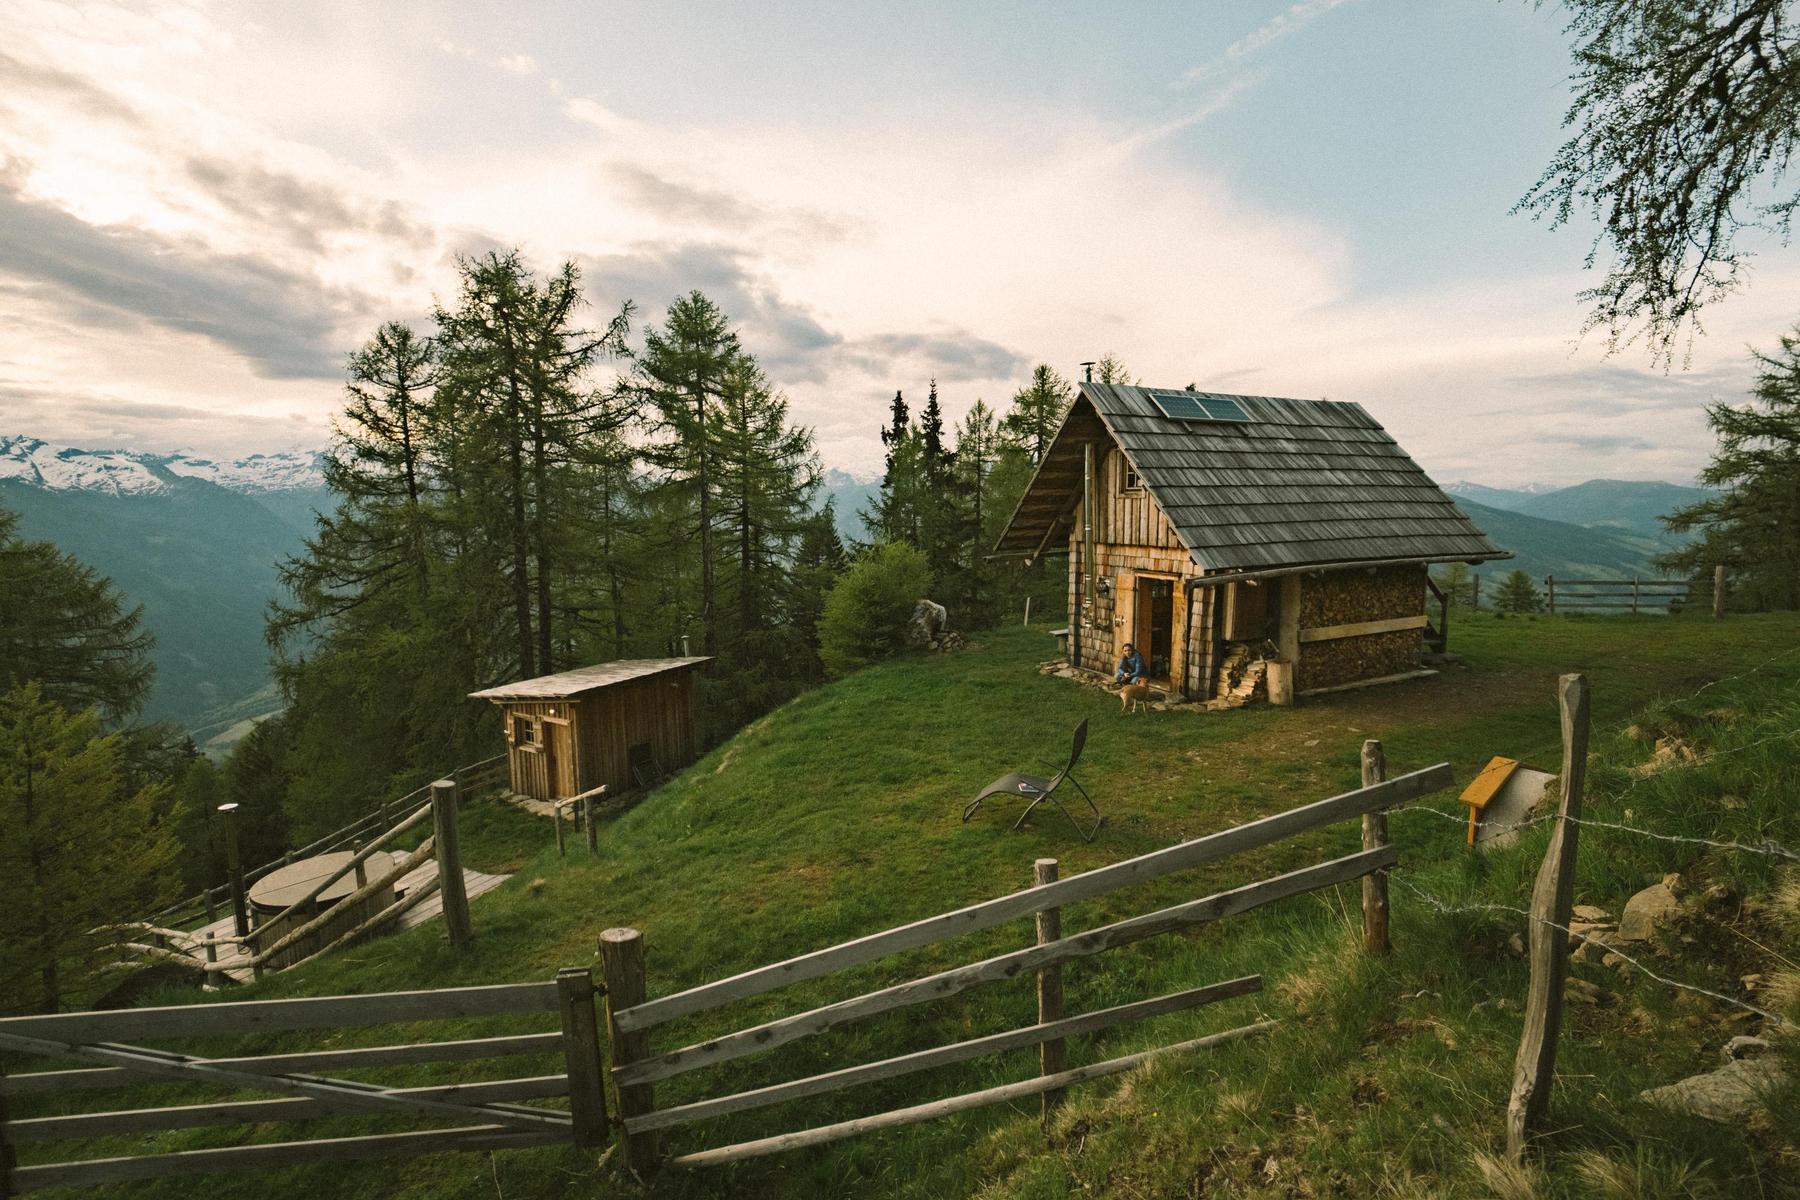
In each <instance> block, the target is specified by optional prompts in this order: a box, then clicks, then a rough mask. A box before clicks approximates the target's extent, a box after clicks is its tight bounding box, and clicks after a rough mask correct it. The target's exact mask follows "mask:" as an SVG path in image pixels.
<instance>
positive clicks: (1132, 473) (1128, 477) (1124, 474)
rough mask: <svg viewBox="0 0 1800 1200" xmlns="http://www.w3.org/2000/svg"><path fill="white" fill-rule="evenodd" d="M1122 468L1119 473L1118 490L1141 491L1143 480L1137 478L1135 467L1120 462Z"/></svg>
mask: <svg viewBox="0 0 1800 1200" xmlns="http://www.w3.org/2000/svg"><path fill="white" fill-rule="evenodd" d="M1121 465H1122V466H1123V468H1124V470H1123V471H1121V472H1120V474H1119V490H1120V491H1123V492H1141V491H1143V490H1144V481H1143V480H1141V479H1139V478H1138V473H1137V468H1135V467H1133V466H1132V465H1131V464H1130V463H1123V464H1121Z"/></svg>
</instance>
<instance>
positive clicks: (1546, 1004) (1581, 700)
mask: <svg viewBox="0 0 1800 1200" xmlns="http://www.w3.org/2000/svg"><path fill="white" fill-rule="evenodd" d="M1557 692H1558V696H1557V698H1558V701H1559V702H1560V704H1561V706H1562V737H1563V764H1562V802H1561V804H1559V805H1558V807H1557V810H1556V830H1555V832H1554V833H1552V834H1551V835H1550V846H1549V849H1548V850H1546V851H1545V852H1544V863H1543V865H1542V866H1541V867H1539V868H1538V874H1537V882H1536V884H1534V885H1533V886H1532V889H1531V991H1530V993H1529V994H1528V995H1527V996H1526V998H1525V1033H1524V1036H1523V1037H1521V1038H1520V1040H1519V1057H1518V1059H1517V1061H1516V1062H1515V1063H1514V1064H1513V1087H1512V1099H1511V1100H1510V1101H1509V1102H1508V1104H1507V1106H1506V1152H1507V1154H1508V1155H1509V1156H1510V1157H1511V1158H1512V1159H1513V1160H1514V1161H1515V1162H1516V1161H1519V1160H1520V1159H1522V1158H1523V1157H1524V1156H1525V1144H1526V1140H1527V1139H1528V1138H1529V1137H1530V1135H1531V1130H1532V1127H1533V1126H1535V1125H1537V1124H1539V1123H1540V1122H1541V1121H1542V1120H1543V1117H1544V1113H1545V1111H1546V1110H1547V1109H1548V1108H1549V1106H1550V1083H1551V1080H1552V1077H1553V1076H1554V1074H1555V1071H1556V1034H1557V1029H1558V1028H1559V1027H1560V1026H1561V1024H1562V1002H1563V982H1564V980H1565V979H1566V978H1567V976H1568V972H1569V935H1568V933H1567V930H1568V927H1569V916H1570V910H1571V909H1572V908H1573V907H1574V903H1575V848H1576V840H1577V835H1578V833H1579V831H1580V830H1579V822H1580V820H1581V788H1582V782H1583V780H1584V778H1585V776H1586V774H1587V745H1588V681H1587V676H1585V675H1564V676H1563V677H1562V679H1561V680H1559V681H1558V689H1557Z"/></svg>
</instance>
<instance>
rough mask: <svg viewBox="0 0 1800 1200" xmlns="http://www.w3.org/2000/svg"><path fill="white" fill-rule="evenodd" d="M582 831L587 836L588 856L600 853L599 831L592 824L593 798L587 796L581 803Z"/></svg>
mask: <svg viewBox="0 0 1800 1200" xmlns="http://www.w3.org/2000/svg"><path fill="white" fill-rule="evenodd" d="M581 824H582V830H583V832H584V833H586V834H587V844H588V853H589V854H598V853H600V829H599V827H598V826H597V825H596V824H595V823H594V798H593V797H592V796H589V797H588V798H587V799H585V800H583V801H582V802H581Z"/></svg>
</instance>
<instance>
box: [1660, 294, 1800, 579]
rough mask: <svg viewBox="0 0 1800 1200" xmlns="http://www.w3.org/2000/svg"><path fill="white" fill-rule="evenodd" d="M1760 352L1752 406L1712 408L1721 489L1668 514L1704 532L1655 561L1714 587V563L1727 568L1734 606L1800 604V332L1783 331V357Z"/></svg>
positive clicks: (1713, 467)
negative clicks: (1716, 493)
mask: <svg viewBox="0 0 1800 1200" xmlns="http://www.w3.org/2000/svg"><path fill="white" fill-rule="evenodd" d="M1753 353H1754V355H1755V360H1756V363H1757V367H1758V370H1757V375H1756V383H1755V386H1754V387H1753V388H1752V390H1751V398H1750V402H1749V403H1748V404H1744V405H1731V404H1725V403H1718V404H1713V405H1710V406H1709V407H1708V408H1707V410H1706V420H1707V424H1708V425H1709V426H1711V428H1712V431H1713V433H1714V434H1716V435H1717V437H1718V441H1719V444H1718V448H1717V449H1716V450H1715V451H1714V452H1713V458H1712V462H1710V463H1709V464H1707V467H1706V469H1705V470H1704V471H1702V472H1701V473H1700V482H1701V483H1703V484H1705V485H1706V486H1707V487H1711V488H1719V489H1722V490H1721V491H1720V492H1719V494H1718V495H1716V496H1713V497H1710V498H1708V499H1705V500H1702V501H1700V502H1699V503H1697V504H1692V505H1689V506H1688V507H1686V508H1683V509H1679V510H1677V511H1676V512H1674V513H1671V514H1670V515H1669V516H1667V517H1665V518H1663V522H1664V524H1666V525H1667V526H1668V527H1669V528H1670V529H1671V530H1672V531H1674V532H1676V533H1687V532H1691V531H1698V532H1699V533H1700V537H1699V538H1698V539H1696V540H1695V541H1693V542H1691V543H1689V544H1688V545H1686V546H1684V547H1683V548H1682V549H1680V550H1678V551H1676V552H1674V553H1673V554H1669V555H1666V556H1664V557H1663V558H1661V559H1659V560H1658V564H1657V565H1658V566H1660V567H1662V568H1663V569H1665V570H1672V571H1680V572H1686V573H1689V574H1692V575H1693V576H1694V577H1695V578H1696V580H1697V581H1699V582H1700V583H1702V584H1703V585H1705V586H1706V587H1708V588H1710V587H1711V586H1712V569H1713V567H1714V566H1715V565H1718V564H1725V565H1727V566H1728V567H1729V568H1730V571H1731V576H1732V582H1731V596H1732V603H1733V604H1734V605H1735V606H1737V607H1741V608H1751V609H1756V608H1782V609H1794V608H1800V329H1796V330H1795V331H1794V332H1792V333H1787V334H1784V335H1782V338H1781V348H1780V350H1778V351H1777V352H1776V353H1774V354H1764V353H1761V352H1753Z"/></svg>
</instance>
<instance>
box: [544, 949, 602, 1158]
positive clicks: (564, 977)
mask: <svg viewBox="0 0 1800 1200" xmlns="http://www.w3.org/2000/svg"><path fill="white" fill-rule="evenodd" d="M556 996H557V1000H558V1001H559V1002H560V1007H561V1009H562V1044H563V1058H564V1060H565V1061H566V1062H567V1063H568V1068H569V1114H570V1115H571V1116H572V1117H574V1118H575V1144H576V1145H577V1146H600V1145H604V1144H605V1142H606V1137H607V1126H606V1068H605V1066H604V1065H602V1062H601V1058H600V1024H599V1022H598V1021H597V1020H596V1019H595V1017H594V973H593V972H592V971H591V970H589V969H588V968H587V967H564V968H563V969H562V970H560V971H558V972H557V973H556Z"/></svg>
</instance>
